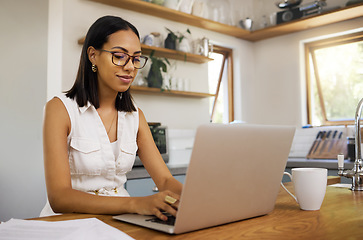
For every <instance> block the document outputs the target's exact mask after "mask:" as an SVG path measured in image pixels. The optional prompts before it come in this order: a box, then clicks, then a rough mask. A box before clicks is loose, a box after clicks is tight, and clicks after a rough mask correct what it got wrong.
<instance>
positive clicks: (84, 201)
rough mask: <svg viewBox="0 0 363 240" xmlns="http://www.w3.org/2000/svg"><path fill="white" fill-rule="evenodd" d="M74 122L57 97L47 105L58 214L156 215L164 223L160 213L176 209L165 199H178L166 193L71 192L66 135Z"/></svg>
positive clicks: (50, 185)
mask: <svg viewBox="0 0 363 240" xmlns="http://www.w3.org/2000/svg"><path fill="white" fill-rule="evenodd" d="M70 129H71V122H70V119H69V116H68V113H67V110H66V108H65V106H64V105H63V103H62V102H61V100H60V99H58V98H54V99H52V100H51V101H49V102H48V103H47V104H46V107H45V113H44V125H43V149H44V167H45V180H46V186H47V194H48V199H49V203H50V205H51V207H52V209H53V211H55V212H58V213H69V212H79V213H93V214H122V213H139V214H154V215H156V216H157V217H159V218H161V219H163V220H165V218H166V217H165V216H164V215H163V214H161V212H160V210H163V211H166V212H169V213H171V214H173V215H175V214H176V210H175V209H174V208H173V207H172V206H170V205H169V204H167V203H165V196H166V195H169V196H172V197H174V198H178V195H177V194H174V193H173V192H170V191H166V192H162V193H159V194H155V195H153V196H148V197H110V196H97V195H92V194H88V193H85V192H82V191H78V190H75V189H72V184H71V176H70V168H69V160H68V151H67V149H68V147H67V136H68V134H69V132H70Z"/></svg>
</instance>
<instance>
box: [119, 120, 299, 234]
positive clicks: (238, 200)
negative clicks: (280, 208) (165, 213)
mask: <svg viewBox="0 0 363 240" xmlns="http://www.w3.org/2000/svg"><path fill="white" fill-rule="evenodd" d="M294 133H295V128H294V127H288V126H266V125H249V124H228V125H227V124H207V125H202V126H200V127H199V128H198V129H197V133H196V136H195V141H194V147H193V151H192V156H191V159H190V164H189V167H188V170H187V174H186V178H185V183H184V186H183V192H182V195H181V198H180V203H179V209H178V212H177V216H176V218H175V223H174V225H172V226H171V225H167V224H164V223H159V222H158V221H156V222H155V220H154V217H153V216H142V215H137V214H123V215H118V216H114V218H115V219H118V220H121V221H124V222H128V223H133V224H137V225H140V226H144V227H148V228H152V229H155V230H159V231H164V232H167V233H170V234H179V233H185V232H190V231H194V230H199V229H203V228H208V227H212V226H217V225H221V224H225V223H229V222H234V221H239V220H243V219H248V218H252V217H256V216H262V215H265V214H268V213H269V212H271V211H272V210H273V209H274V205H275V201H276V198H277V194H278V192H279V188H280V182H281V179H282V175H283V172H284V169H285V166H286V161H287V159H288V155H289V152H290V147H291V143H292V140H293V136H294Z"/></svg>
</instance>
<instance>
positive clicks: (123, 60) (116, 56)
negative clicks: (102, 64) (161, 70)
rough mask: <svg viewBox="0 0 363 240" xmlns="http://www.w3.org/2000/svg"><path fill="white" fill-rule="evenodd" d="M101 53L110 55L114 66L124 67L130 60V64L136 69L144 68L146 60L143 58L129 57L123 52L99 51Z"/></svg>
mask: <svg viewBox="0 0 363 240" xmlns="http://www.w3.org/2000/svg"><path fill="white" fill-rule="evenodd" d="M99 50H100V51H103V52H108V53H111V54H112V63H113V64H115V65H116V66H120V67H124V66H126V64H127V63H128V62H129V61H130V59H132V63H133V64H134V67H135V68H136V69H141V68H143V67H145V64H146V62H147V60H148V58H147V57H145V56H131V55H129V54H127V53H124V52H115V51H107V50H103V49H99Z"/></svg>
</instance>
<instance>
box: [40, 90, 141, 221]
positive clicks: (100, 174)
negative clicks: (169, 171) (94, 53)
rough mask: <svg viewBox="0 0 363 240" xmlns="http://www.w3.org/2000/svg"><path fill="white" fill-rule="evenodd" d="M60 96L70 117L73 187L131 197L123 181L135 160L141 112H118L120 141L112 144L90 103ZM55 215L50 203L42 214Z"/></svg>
mask: <svg viewBox="0 0 363 240" xmlns="http://www.w3.org/2000/svg"><path fill="white" fill-rule="evenodd" d="M57 97H58V98H59V99H60V100H62V102H63V104H64V106H65V107H66V109H67V112H68V115H69V118H70V120H71V131H70V134H69V135H68V138H67V143H68V156H69V166H70V171H71V181H72V188H73V189H77V190H80V191H83V192H87V193H90V194H99V195H108V196H130V195H129V194H128V192H127V191H126V189H125V188H124V184H125V182H126V180H127V178H126V173H127V172H129V171H131V169H132V166H133V164H134V161H135V156H136V151H137V144H136V136H137V132H138V128H139V112H138V111H135V112H131V113H129V112H118V120H117V141H116V142H113V143H110V141H109V138H108V136H107V132H106V129H105V127H104V125H103V123H102V120H101V118H100V116H99V115H98V112H97V111H96V109H95V107H94V106H93V105H92V104H91V103H89V102H88V103H87V105H86V106H84V107H79V106H78V104H77V102H76V101H74V100H72V99H70V98H68V97H66V96H65V95H62V96H57ZM136 109H137V108H136ZM53 214H54V212H53V211H52V209H51V207H50V205H49V203H48V202H47V204H46V206H45V207H44V209H43V210H42V213H41V216H48V215H53Z"/></svg>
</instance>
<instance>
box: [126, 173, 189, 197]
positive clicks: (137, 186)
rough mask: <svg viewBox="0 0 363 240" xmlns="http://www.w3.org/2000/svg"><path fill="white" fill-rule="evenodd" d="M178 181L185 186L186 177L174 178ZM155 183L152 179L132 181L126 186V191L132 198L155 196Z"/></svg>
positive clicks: (177, 176)
mask: <svg viewBox="0 0 363 240" xmlns="http://www.w3.org/2000/svg"><path fill="white" fill-rule="evenodd" d="M174 177H175V179H176V180H178V181H179V182H181V183H183V184H184V180H185V175H176V176H174ZM154 187H155V183H154V181H153V180H152V179H151V178H142V179H132V180H128V181H127V182H126V184H125V188H126V190H127V191H128V192H129V194H130V196H131V197H143V196H149V195H152V194H155V193H156V192H155V191H153V189H154Z"/></svg>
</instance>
